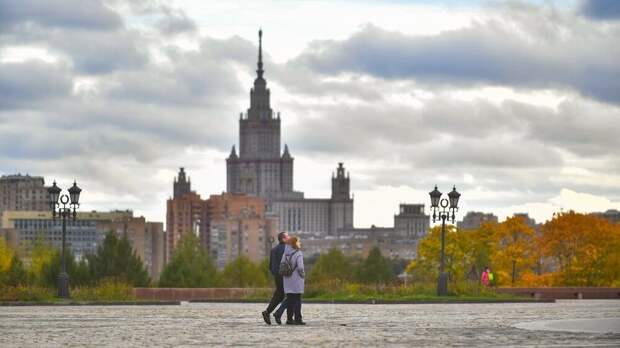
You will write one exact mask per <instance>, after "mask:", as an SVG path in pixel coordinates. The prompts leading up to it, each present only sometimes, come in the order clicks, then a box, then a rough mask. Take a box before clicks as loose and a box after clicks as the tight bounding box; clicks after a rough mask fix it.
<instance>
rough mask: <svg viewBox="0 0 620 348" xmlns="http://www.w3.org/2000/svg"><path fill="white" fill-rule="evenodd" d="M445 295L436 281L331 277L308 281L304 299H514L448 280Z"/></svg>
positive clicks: (262, 295)
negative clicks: (371, 282)
mask: <svg viewBox="0 0 620 348" xmlns="http://www.w3.org/2000/svg"><path fill="white" fill-rule="evenodd" d="M448 291H449V296H437V285H436V284H430V283H425V284H413V285H407V286H405V285H365V284H359V283H346V282H338V281H331V282H328V283H323V284H310V285H309V286H307V287H306V292H305V294H304V300H307V301H308V302H312V301H343V302H347V301H351V302H370V301H373V300H374V301H385V302H399V301H454V300H466V301H488V300H515V299H519V297H516V296H514V295H510V294H500V293H497V292H495V290H494V289H493V288H487V287H483V286H480V285H478V284H472V283H451V284H450V285H449V286H448ZM271 294H272V290H257V291H255V292H254V293H252V294H250V295H248V296H246V297H245V299H250V300H267V299H269V298H271Z"/></svg>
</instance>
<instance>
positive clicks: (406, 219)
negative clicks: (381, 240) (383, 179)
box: [394, 204, 431, 240]
mask: <svg viewBox="0 0 620 348" xmlns="http://www.w3.org/2000/svg"><path fill="white" fill-rule="evenodd" d="M399 208H400V209H399V212H398V214H397V215H394V232H395V234H396V236H397V238H399V239H402V240H419V239H421V238H424V236H426V234H427V233H428V230H429V229H430V224H431V220H430V216H429V215H426V213H425V212H424V204H401V205H400V207H399Z"/></svg>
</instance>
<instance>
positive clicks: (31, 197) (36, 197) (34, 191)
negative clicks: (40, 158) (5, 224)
mask: <svg viewBox="0 0 620 348" xmlns="http://www.w3.org/2000/svg"><path fill="white" fill-rule="evenodd" d="M47 189H48V188H47V187H46V186H45V181H44V179H43V177H40V176H30V175H21V174H17V175H3V176H2V177H0V217H2V212H4V211H9V210H11V211H51V208H50V204H49V201H50V200H49V195H48V193H47Z"/></svg>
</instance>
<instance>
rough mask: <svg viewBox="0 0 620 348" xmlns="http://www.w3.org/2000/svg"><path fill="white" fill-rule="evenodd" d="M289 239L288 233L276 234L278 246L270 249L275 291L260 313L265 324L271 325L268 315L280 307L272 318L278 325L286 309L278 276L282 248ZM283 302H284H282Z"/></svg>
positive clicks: (279, 276)
mask: <svg viewBox="0 0 620 348" xmlns="http://www.w3.org/2000/svg"><path fill="white" fill-rule="evenodd" d="M288 239H289V236H288V233H286V232H280V233H278V245H276V246H275V247H274V248H273V249H271V255H269V272H271V274H272V275H273V277H274V279H275V282H276V289H275V291H274V292H273V296H271V301H270V302H269V305H268V306H267V309H266V310H265V311H264V312H263V313H262V314H263V319H264V320H265V323H267V324H268V325H271V318H270V317H269V315H270V314H271V312H273V310H274V309H275V308H276V307H277V306H278V304H280V303H282V304H281V305H280V308H278V310H277V311H276V313H275V314H274V318H275V320H276V323H278V325H280V324H281V323H282V322H281V317H282V314H283V313H284V310H285V309H286V300H285V299H284V297H285V294H284V283H283V280H282V276H281V275H280V273H279V271H280V261H281V260H282V255H284V248H285V246H286V241H287V240H288ZM283 300H284V301H283Z"/></svg>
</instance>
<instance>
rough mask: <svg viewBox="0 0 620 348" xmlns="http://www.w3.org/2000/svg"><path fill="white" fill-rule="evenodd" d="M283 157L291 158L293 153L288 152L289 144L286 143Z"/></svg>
mask: <svg viewBox="0 0 620 348" xmlns="http://www.w3.org/2000/svg"><path fill="white" fill-rule="evenodd" d="M282 158H291V154H290V153H289V152H288V144H284V153H283V154H282Z"/></svg>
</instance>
